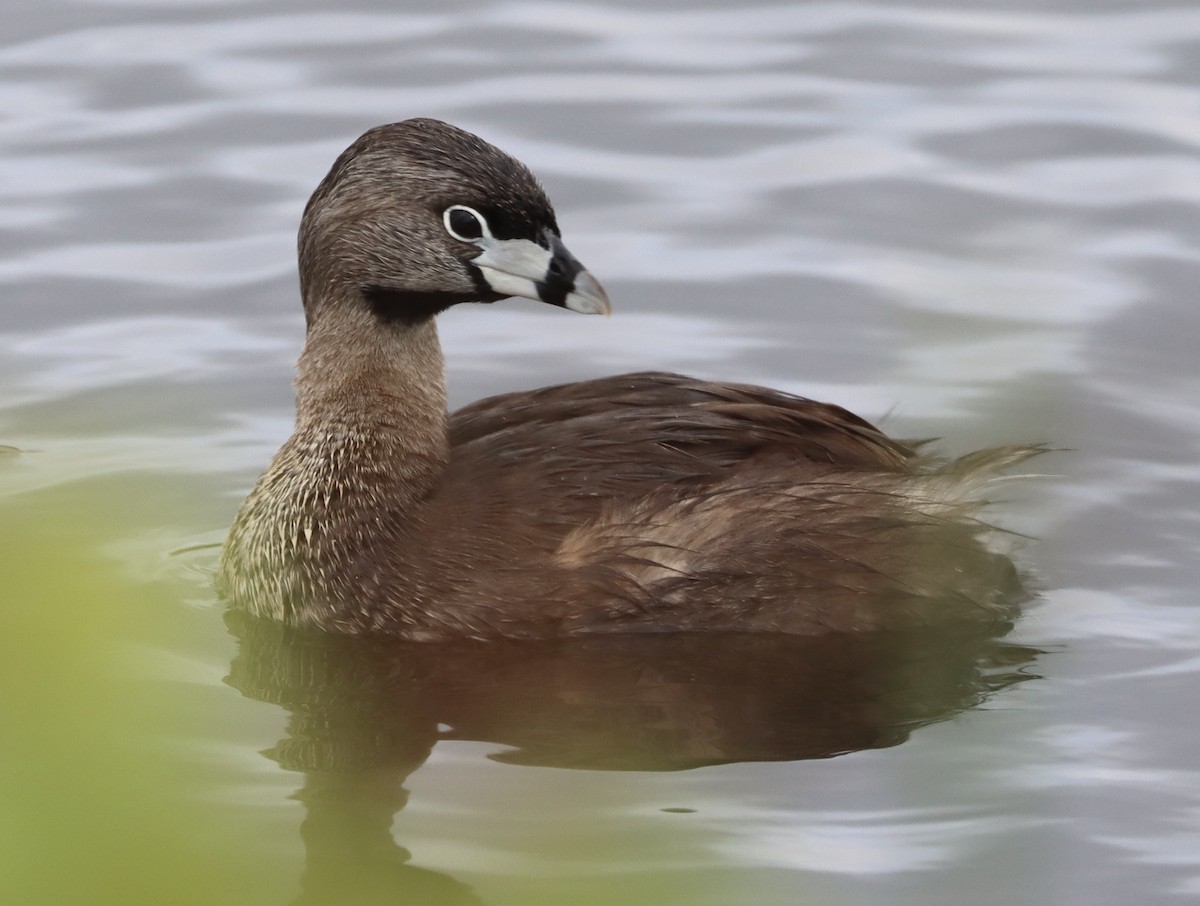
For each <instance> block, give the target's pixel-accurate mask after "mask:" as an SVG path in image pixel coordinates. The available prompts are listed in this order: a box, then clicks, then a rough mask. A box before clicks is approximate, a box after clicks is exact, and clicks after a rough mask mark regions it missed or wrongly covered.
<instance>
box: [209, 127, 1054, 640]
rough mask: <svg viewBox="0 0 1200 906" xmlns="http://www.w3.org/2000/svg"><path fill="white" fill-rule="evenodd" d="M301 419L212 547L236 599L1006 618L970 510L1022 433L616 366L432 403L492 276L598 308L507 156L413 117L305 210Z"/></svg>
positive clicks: (425, 621) (377, 140)
mask: <svg viewBox="0 0 1200 906" xmlns="http://www.w3.org/2000/svg"><path fill="white" fill-rule="evenodd" d="M299 249H300V274H301V288H302V294H303V298H304V307H305V313H306V317H307V322H308V335H307V338H306V341H305V346H304V351H303V352H302V354H301V357H300V361H299V365H298V376H297V381H296V390H297V424H296V431H295V433H294V434H293V435H292V437H291V438H290V439H289V440H288V441H287V443H285V444H284V446H283V448H282V449H281V450H280V451H279V453H278V454H277V455H276V457H275V459H274V460H273V461H272V463H271V465H270V467H269V468H268V470H267V472H266V473H265V474H264V475H263V477H262V478H261V479H260V480H259V482H258V485H257V486H256V487H255V489H254V491H253V492H252V493H251V494H250V496H249V497H248V498H247V499H246V502H245V503H244V504H243V506H242V509H241V511H240V513H239V514H238V517H237V520H236V522H235V524H234V526H233V529H232V531H231V532H230V535H229V539H228V541H227V542H226V544H225V548H224V551H223V554H222V561H221V569H220V577H219V581H220V585H221V589H222V592H223V594H224V595H225V596H226V597H227V598H228V599H229V600H230V601H231V602H232V603H233V604H234V605H235V606H239V607H243V608H245V609H247V610H249V611H251V612H253V613H256V614H259V615H264V616H272V617H275V618H277V619H280V620H283V621H287V622H292V623H296V624H300V625H306V626H316V627H320V628H324V629H330V630H341V631H348V632H361V631H386V632H393V633H398V634H401V635H404V636H407V637H410V638H414V639H434V638H447V637H457V636H475V637H489V636H511V637H533V636H537V637H544V636H554V635H568V634H579V633H596V632H633V631H665V630H741V631H781V632H792V633H812V632H822V631H828V630H863V629H877V628H893V627H911V626H913V625H922V624H927V623H932V622H942V621H954V620H981V619H982V620H997V619H1005V618H1007V617H1009V616H1011V615H1012V612H1013V611H1012V608H1013V607H1014V605H1015V603H1016V602H1017V600H1018V599H1019V597H1020V586H1019V583H1017V581H1016V579H1015V574H1014V571H1013V568H1012V565H1011V563H1010V562H1009V560H1008V559H1007V558H1006V557H1004V556H1002V555H1000V554H997V553H993V552H992V551H991V550H989V549H988V547H987V546H986V545H985V543H984V541H985V540H986V538H985V536H986V535H987V527H986V526H983V525H982V524H980V523H978V522H977V521H976V520H975V519H974V514H975V512H976V510H977V508H978V506H979V497H978V492H979V488H980V485H981V484H982V483H983V482H985V481H986V480H987V479H989V478H990V477H992V476H994V475H995V473H996V472H997V471H999V470H1000V469H1002V468H1004V467H1006V466H1008V465H1011V464H1013V463H1015V462H1018V461H1020V460H1022V459H1024V458H1026V457H1027V456H1029V455H1031V454H1032V453H1034V452H1036V450H1035V449H1034V448H1029V447H1013V448H1004V449H998V450H992V451H983V452H981V453H977V454H972V455H971V456H968V457H964V458H963V459H960V460H958V461H956V462H952V463H948V464H939V463H937V462H935V461H932V460H929V459H928V458H926V457H924V456H923V455H921V454H919V453H918V452H917V451H915V450H914V449H912V448H911V447H909V446H906V445H905V444H903V443H899V442H896V441H893V440H890V439H889V438H887V437H886V436H885V435H883V434H882V433H881V432H879V431H878V430H877V429H875V428H874V427H872V426H871V425H870V424H868V423H867V422H865V421H863V420H862V419H860V418H858V417H857V416H855V415H852V414H851V413H849V412H847V411H846V410H844V409H840V408H838V407H836V406H830V405H826V404H823V403H817V402H813V401H811V400H806V399H801V398H799V397H794V396H790V395H787V394H783V393H779V392H776V391H773V390H768V389H765V388H762V387H751V386H744V385H737V384H722V383H712V382H707V381H699V380H695V379H692V378H687V377H682V376H680V375H674V374H659V373H643V374H627V375H621V376H618V377H611V378H606V379H603V380H596V381H586V382H581V383H576V384H565V385H563V386H559V387H550V388H546V389H542V390H536V391H531V392H524V393H513V394H507V395H504V396H498V397H493V398H490V399H486V400H482V401H480V402H477V403H474V404H472V405H470V406H467V407H466V408H464V409H461V410H459V411H458V412H456V413H454V414H453V415H451V416H449V417H447V415H446V395H445V383H444V375H443V362H442V355H441V349H440V346H439V344H438V339H437V332H436V327H435V325H434V316H435V315H436V314H437V313H438V312H439V311H441V310H443V309H445V308H446V307H448V306H450V305H452V304H456V303H459V302H467V301H479V302H492V301H496V300H498V299H501V298H504V297H506V296H511V295H524V296H528V297H530V298H540V299H541V300H543V301H547V302H551V303H552V304H555V305H560V306H562V307H565V308H569V309H572V310H574V311H580V312H585V313H599V312H607V310H608V303H607V298H606V297H605V296H604V293H603V290H601V289H600V287H599V285H598V284H597V283H596V282H595V280H594V279H593V278H592V277H591V275H590V274H589V273H588V272H587V271H586V270H584V269H583V268H582V266H581V265H580V264H579V262H578V261H576V260H575V259H574V258H573V257H571V255H570V253H569V252H567V251H566V249H565V248H564V247H563V246H562V243H561V241H560V239H559V232H558V227H557V224H556V222H555V219H554V213H553V209H552V208H551V206H550V203H549V201H548V200H547V199H546V197H545V194H544V193H543V191H542V189H541V187H540V186H539V185H538V183H537V181H536V180H535V179H534V177H533V176H532V174H530V173H529V171H528V170H527V169H526V168H525V167H524V166H523V165H521V164H520V163H519V162H517V161H515V160H513V159H512V158H510V157H508V156H507V155H505V154H504V153H503V152H501V151H499V150H498V149H496V148H494V147H492V146H491V145H488V144H486V143H485V142H483V141H482V140H480V139H478V138H476V137H475V136H473V135H470V134H469V133H466V132H463V131H461V130H459V129H456V128H454V127H452V126H449V125H446V124H444V123H439V122H436V121H433V120H409V121H406V122H403V123H397V124H393V125H390V126H381V127H379V128H377V129H373V130H371V131H370V132H368V133H366V134H365V135H364V136H362V137H361V138H360V139H359V140H358V141H357V142H355V143H354V144H353V145H352V146H351V147H350V148H349V149H347V151H346V152H345V153H343V154H342V155H341V157H340V158H339V159H338V161H337V162H336V163H335V164H334V167H333V169H332V170H331V171H330V173H329V175H328V176H327V177H326V178H325V180H324V181H323V182H322V183H321V185H320V187H319V188H318V189H317V191H316V192H315V193H314V195H313V197H312V199H311V200H310V201H309V204H308V207H307V208H306V210H305V213H304V219H303V222H302V225H301V229H300V242H299Z"/></svg>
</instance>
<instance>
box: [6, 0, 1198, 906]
mask: <svg viewBox="0 0 1200 906" xmlns="http://www.w3.org/2000/svg"><path fill="white" fill-rule="evenodd" d="M2 41H3V43H2V46H0V109H2V110H3V111H4V114H5V115H4V117H3V118H0V154H2V155H3V160H4V167H3V171H2V174H0V229H2V230H3V242H4V246H3V247H4V251H5V254H4V255H3V258H2V259H0V284H2V287H3V289H2V292H3V295H2V297H0V299H2V301H0V306H2V307H0V311H2V312H3V324H2V326H3V332H2V333H0V444H4V445H7V446H10V447H14V448H16V450H15V451H14V450H8V449H2V450H0V495H2V497H0V551H2V552H3V553H2V554H0V587H3V588H4V589H5V591H6V595H5V597H6V598H7V599H8V603H7V606H6V607H5V608H4V614H5V616H4V618H3V619H4V625H3V633H0V637H2V641H0V674H2V675H3V689H4V694H3V696H2V697H0V707H2V708H3V712H4V717H5V725H6V726H7V727H8V728H9V732H8V733H7V734H5V735H6V741H5V743H4V744H3V747H0V759H2V763H3V765H4V768H5V771H4V777H5V781H4V791H3V795H2V796H0V803H3V805H0V837H2V839H3V841H4V847H3V851H4V856H2V857H0V864H3V865H4V868H3V871H2V872H0V875H2V876H3V877H5V878H6V879H8V880H6V882H5V883H6V885H8V886H9V887H10V888H11V896H9V895H6V896H5V899H6V900H10V901H13V902H30V903H43V902H44V903H50V902H66V901H71V900H75V901H81V902H96V901H97V897H98V896H104V897H108V898H109V899H111V901H112V902H121V903H130V902H154V903H162V902H180V903H186V902H196V903H212V902H221V903H239V902H245V903H263V902H375V901H380V902H383V901H386V902H393V901H396V900H399V899H403V898H404V897H407V898H408V899H409V900H410V901H413V902H427V903H486V904H505V903H512V904H517V903H520V904H530V903H541V902H545V903H558V902H564V901H568V900H569V901H571V902H578V903H583V904H586V903H615V902H621V903H624V902H647V903H650V902H654V903H689V904H700V903H711V904H729V903H750V902H754V903H764V904H766V903H778V904H794V903H802V902H810V901H812V902H827V903H864V904H865V903H878V902H891V903H914V904H916V903H921V904H937V903H947V904H950V903H954V904H958V903H964V902H970V903H978V904H991V903H995V904H1000V903H1011V902H1049V903H1077V902H1078V903H1114V904H1116V903H1128V902H1143V903H1170V902H1176V901H1181V900H1189V899H1192V898H1194V897H1196V896H1198V895H1200V778H1198V777H1197V764H1196V757H1195V751H1196V747H1197V742H1200V740H1198V739H1197V731H1196V729H1195V726H1194V723H1195V722H1194V720H1193V719H1192V712H1193V710H1194V708H1193V702H1194V699H1195V694H1196V688H1197V681H1198V680H1197V673H1198V671H1200V641H1198V640H1200V632H1198V630H1200V610H1198V609H1197V602H1196V600H1195V592H1194V589H1195V588H1196V587H1197V578H1200V577H1198V575H1197V560H1198V558H1197V543H1196V538H1197V532H1198V528H1200V519H1198V517H1197V513H1198V512H1200V506H1198V504H1200V493H1198V491H1197V471H1198V469H1197V465H1196V463H1197V452H1198V446H1200V443H1198V442H1200V429H1198V427H1197V426H1198V425H1200V411H1198V405H1197V402H1196V401H1197V399H1200V393H1198V391H1200V369H1198V368H1197V365H1196V352H1195V350H1196V345H1197V342H1196V341H1197V337H1198V336H1200V315H1198V314H1197V308H1196V305H1195V288H1196V287H1197V286H1200V268H1198V266H1197V261H1198V252H1197V244H1196V242H1197V240H1196V236H1197V231H1196V224H1197V223H1198V222H1200V220H1198V219H1197V208H1198V206H1200V191H1198V190H1197V186H1200V163H1198V161H1200V158H1198V157H1197V148H1198V146H1200V125H1198V124H1200V91H1198V90H1197V82H1198V81H1200V54H1198V53H1197V48H1198V46H1200V11H1198V10H1197V9H1196V8H1195V6H1194V5H1193V4H1186V3H1184V4H1171V3H1162V4H1154V5H1151V6H1146V5H1144V4H1134V3H1131V2H1129V0H1110V2H1104V3H1075V2H1069V0H1056V2H1053V3H1051V4H1049V5H1047V4H1045V3H1039V4H1033V3H1021V2H1000V0H994V2H988V3H941V4H934V5H904V4H878V5H873V4H861V3H841V2H832V3H802V4H782V3H760V4H757V5H753V4H752V5H750V6H734V5H722V4H715V3H686V4H685V3H675V2H656V3H653V4H649V5H647V4H633V3H619V2H615V0H608V2H603V3H591V4H576V3H553V2H510V3H504V2H497V3H485V2H479V3H464V4H460V5H457V6H455V7H454V8H453V9H450V8H447V7H446V6H445V5H444V4H432V3H407V4H403V5H401V6H396V5H395V4H384V3H370V2H367V0H358V2H352V3H350V4H349V5H346V4H342V5H338V6H334V5H331V4H321V3H316V2H313V3H305V4H283V3H279V2H275V0H261V2H255V3H250V4H239V5H231V4H227V3H222V2H204V0H192V2H172V3H163V2H153V0H145V2H121V0H95V2H75V3H70V2H60V3H58V4H53V5H49V6H47V5H45V4H33V3H18V4H15V5H14V4H10V9H9V11H8V15H7V17H6V28H5V32H4V36H3V38H2ZM411 115H431V116H437V117H441V118H444V119H447V120H450V121H453V122H455V123H457V124H459V125H461V126H464V127H466V128H469V129H472V130H475V131H477V132H479V133H480V134H482V135H484V136H485V137H486V138H488V139H489V140H491V141H493V142H495V143H497V144H499V145H500V146H501V147H503V148H505V149H506V150H509V151H510V152H512V153H514V154H515V155H517V156H518V157H520V158H522V159H523V160H525V161H526V162H527V163H529V164H530V165H531V166H532V167H533V169H534V170H535V171H536V172H537V173H538V174H539V175H540V176H541V178H542V179H543V181H544V182H545V184H546V186H547V188H548V190H549V192H550V194H551V196H552V198H553V199H554V200H555V203H556V207H557V208H558V212H559V220H560V223H561V225H562V227H563V230H564V233H565V235H566V237H567V240H568V243H569V245H570V247H571V249H572V250H573V251H574V252H575V253H576V254H577V255H578V256H579V257H580V258H581V259H582V260H583V261H584V262H585V263H586V264H587V265H588V266H589V267H590V269H591V270H593V272H595V273H596V274H597V276H598V277H599V278H600V279H601V280H602V281H603V282H604V283H605V285H606V287H607V288H608V290H609V292H610V294H611V296H612V297H613V301H614V308H615V315H614V317H613V318H612V319H611V320H609V321H606V322H602V323H598V322H601V321H602V319H579V318H574V317H572V316H571V315H569V314H568V313H566V312H561V311H548V310H544V308H545V307H539V306H536V305H534V304H533V303H523V302H512V303H506V304H504V305H496V306H490V307H488V308H487V309H486V310H479V309H473V310H466V309H464V310H461V311H459V310H456V311H453V312H451V313H449V314H448V315H447V316H446V317H445V318H444V319H443V327H442V335H443V341H444V344H445V347H446V352H447V359H448V363H449V377H450V385H451V393H452V401H453V403H454V404H455V405H458V404H462V403H466V402H468V401H470V400H473V399H476V398H479V397H481V396H484V395H486V394H489V393H494V392H499V391H502V390H508V389H517V388H525V387H532V386H537V385H539V384H544V383H551V382H558V381H565V380H571V379H579V378H586V377H592V376H599V375H602V374H608V373H612V372H614V371H619V370H623V369H628V370H633V369H646V368H661V369H670V370H679V371H685V372H690V373H694V374H698V375H701V376H705V377H712V378H722V379H731V380H739V381H752V382H759V383H767V384H771V385H774V386H778V387H781V388H784V389H787V390H791V391H794V392H799V393H803V394H805V395H809V396H815V397H818V398H823V399H829V400H832V401H836V402H838V403H841V404H843V405H846V406H848V407H850V408H852V409H854V410H856V411H858V412H861V413H862V414H864V415H867V416H868V417H872V418H883V419H884V421H885V423H886V425H887V427H888V428H889V429H890V430H892V431H893V432H894V433H897V434H900V435H904V436H942V437H944V438H946V441H945V447H946V449H947V450H949V451H952V452H965V451H967V450H969V449H972V448H974V447H977V446H980V445H985V444H988V443H1004V442H1014V441H1045V442H1048V443H1049V444H1051V445H1052V446H1055V447H1058V448H1062V449H1064V450H1069V451H1070V452H1064V453H1060V454H1056V455H1054V456H1052V457H1045V458H1044V459H1043V462H1042V463H1041V464H1039V466H1038V468H1039V469H1040V470H1042V471H1045V472H1048V473H1053V477H1050V478H1046V479H1042V480H1039V481H1037V482H1034V483H1026V484H1025V485H1014V486H1012V487H1011V488H1006V489H1005V496H1006V497H1007V498H1009V503H1008V504H1006V505H1005V507H1004V508H1003V509H1002V510H1001V511H999V512H998V513H997V514H996V518H997V519H1000V520H1001V521H1003V522H1004V524H1006V525H1009V526H1012V527H1014V528H1017V529H1019V530H1021V531H1024V532H1027V533H1029V534H1030V535H1033V536H1036V537H1037V538H1038V539H1039V540H1038V541H1037V543H1036V544H1034V545H1032V546H1030V547H1029V548H1027V549H1026V551H1025V552H1024V554H1023V555H1022V556H1023V559H1022V563H1023V565H1024V566H1025V567H1026V568H1027V569H1029V570H1030V571H1031V573H1032V574H1033V575H1034V576H1035V581H1036V584H1037V586H1038V587H1039V588H1040V589H1041V594H1040V596H1039V599H1038V601H1037V602H1036V603H1035V605H1034V606H1033V607H1032V608H1031V610H1030V612H1029V613H1028V614H1027V615H1026V616H1025V618H1024V619H1023V620H1022V621H1021V622H1020V623H1019V624H1018V626H1017V627H1016V629H1015V631H1014V632H1013V633H1012V634H1010V635H1008V636H1007V637H1005V638H1002V639H995V638H978V637H972V638H953V639H944V638H943V639H936V638H920V639H909V640H904V641H903V642H899V641H893V642H892V643H889V644H887V645H883V644H881V643H879V642H862V643H856V644H851V643H847V642H844V641H842V642H826V643H814V642H812V641H803V642H797V641H794V640H793V641H783V642H776V643H773V644H767V643H765V642H761V641H760V642H750V641H745V640H742V641H740V642H738V643H736V644H734V643H730V644H729V645H716V646H715V647H706V646H712V645H713V643H712V642H711V640H710V641H704V640H686V639H684V640H673V641H667V642H662V641H660V642H655V643H647V642H636V643H630V644H629V645H622V646H614V647H611V648H609V649H607V650H596V649H594V648H591V647H589V646H587V645H581V646H567V647H566V649H565V650H547V651H539V652H533V653H526V652H522V654H521V656H520V657H517V658H511V657H505V656H504V653H503V650H502V648H497V649H491V650H489V651H487V652H482V653H481V652H480V651H478V650H472V649H471V646H465V649H467V650H463V651H460V652H456V653H453V654H447V655H446V657H445V658H444V659H442V658H439V659H436V660H431V658H430V657H428V656H427V653H425V654H422V653H421V652H420V651H408V650H407V649H399V650H391V649H387V650H379V649H378V648H377V647H376V646H373V645H371V644H364V643H353V642H348V641H334V642H331V643H329V645H328V646H321V645H315V644H313V645H310V644H306V643H303V642H301V641H297V640H295V639H291V638H289V637H287V636H286V634H282V635H281V634H280V633H278V631H277V630H276V629H275V628H274V627H254V626H246V625H239V624H237V621H233V622H232V623H230V625H227V623H226V619H225V618H224V616H223V614H222V610H221V607H220V605H219V604H218V602H217V601H216V600H215V598H214V596H213V593H212V590H211V571H212V568H213V565H214V563H215V557H216V555H215V550H214V548H213V547H212V545H213V544H215V543H217V542H219V540H220V538H221V537H222V536H223V533H224V530H225V528H226V527H227V526H228V524H229V522H230V520H231V519H232V515H233V513H234V510H235V508H236V506H237V502H238V501H239V499H240V497H241V496H242V495H243V494H244V493H245V491H246V489H247V488H248V487H249V485H250V483H251V482H252V481H253V479H254V477H255V476H256V475H257V473H258V471H259V470H260V469H261V468H262V467H263V465H264V464H265V463H266V461H267V460H268V459H269V457H270V455H271V453H272V452H273V451H274V449H275V447H276V446H277V445H278V444H279V443H280V442H281V441H282V440H283V438H284V437H286V435H287V433H288V431H289V427H290V420H291V391H290V386H289V382H290V375H291V371H290V369H291V365H292V362H293V360H294V358H295V355H296V351H297V349H298V346H299V342H300V340H301V337H302V330H303V326H302V319H301V316H300V311H299V304H298V301H297V289H296V280H295V274H294V235H295V227H296V223H297V221H298V219H299V214H300V211H301V209H302V207H303V204H304V201H305V199H306V198H307V195H308V193H309V192H310V191H311V190H312V188H313V187H314V186H315V185H316V183H317V181H318V180H319V179H320V178H321V176H322V175H323V174H324V172H325V170H326V169H327V168H328V166H329V164H330V163H331V162H332V160H333V158H334V157H335V156H336V154H337V153H338V152H339V151H340V150H341V149H342V148H343V147H344V146H345V145H346V144H348V143H349V141H350V140H352V139H353V138H354V137H355V136H357V135H358V134H359V133H360V132H361V131H363V130H364V129H366V128H368V127H369V126H372V125H375V124H376V123H379V122H385V121H390V120H395V119H401V118H404V117H407V116H411ZM745 646H749V647H745ZM781 680H786V682H783V681H781ZM98 891H103V894H98V893H97V892H98Z"/></svg>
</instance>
